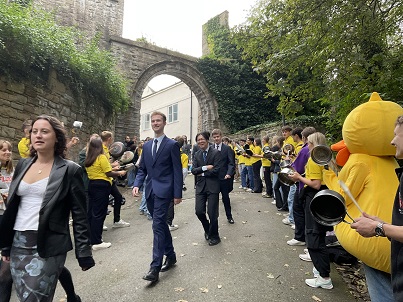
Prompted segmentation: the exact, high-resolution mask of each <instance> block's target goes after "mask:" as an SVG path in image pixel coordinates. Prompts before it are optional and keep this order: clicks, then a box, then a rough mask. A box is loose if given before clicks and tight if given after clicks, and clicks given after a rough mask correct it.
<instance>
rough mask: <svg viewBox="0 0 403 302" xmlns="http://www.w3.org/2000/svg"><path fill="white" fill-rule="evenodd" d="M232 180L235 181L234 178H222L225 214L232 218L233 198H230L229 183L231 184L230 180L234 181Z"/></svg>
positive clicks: (221, 190) (221, 185)
mask: <svg viewBox="0 0 403 302" xmlns="http://www.w3.org/2000/svg"><path fill="white" fill-rule="evenodd" d="M232 181H233V179H232V178H230V179H223V180H220V192H221V197H222V202H223V204H224V209H225V215H226V216H227V219H232V213H231V200H230V198H229V192H230V188H229V185H230V182H232ZM209 216H210V215H209Z"/></svg>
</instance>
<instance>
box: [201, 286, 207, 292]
mask: <svg viewBox="0 0 403 302" xmlns="http://www.w3.org/2000/svg"><path fill="white" fill-rule="evenodd" d="M199 289H200V290H201V292H202V293H208V288H206V287H200V288H199Z"/></svg>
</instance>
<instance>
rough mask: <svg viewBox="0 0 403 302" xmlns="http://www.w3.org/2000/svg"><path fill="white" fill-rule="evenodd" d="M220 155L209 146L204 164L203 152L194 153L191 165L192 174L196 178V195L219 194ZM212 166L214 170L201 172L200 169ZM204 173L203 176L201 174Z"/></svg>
mask: <svg viewBox="0 0 403 302" xmlns="http://www.w3.org/2000/svg"><path fill="white" fill-rule="evenodd" d="M220 162H221V154H220V151H218V150H217V149H213V148H212V147H211V146H210V147H209V149H208V153H207V158H206V162H204V159H203V150H201V149H200V150H199V151H197V152H196V154H195V156H194V161H193V165H192V174H193V175H195V177H196V193H202V192H210V193H220V179H219V178H218V174H219V172H220ZM207 165H213V166H214V168H213V169H211V170H209V171H203V170H202V167H203V166H207ZM202 173H204V176H201V174H202Z"/></svg>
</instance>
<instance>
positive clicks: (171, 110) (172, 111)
mask: <svg viewBox="0 0 403 302" xmlns="http://www.w3.org/2000/svg"><path fill="white" fill-rule="evenodd" d="M177 120H178V104H173V105H171V106H169V107H168V123H172V122H176V121H177Z"/></svg>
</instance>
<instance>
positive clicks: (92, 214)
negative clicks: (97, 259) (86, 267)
mask: <svg viewBox="0 0 403 302" xmlns="http://www.w3.org/2000/svg"><path fill="white" fill-rule="evenodd" d="M110 192H111V184H110V183H109V182H108V181H106V180H90V183H89V184H88V199H89V207H88V223H89V226H90V230H91V244H100V243H102V228H103V226H104V221H105V217H106V213H107V211H108V203H109V194H110ZM115 203H116V200H115Z"/></svg>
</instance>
